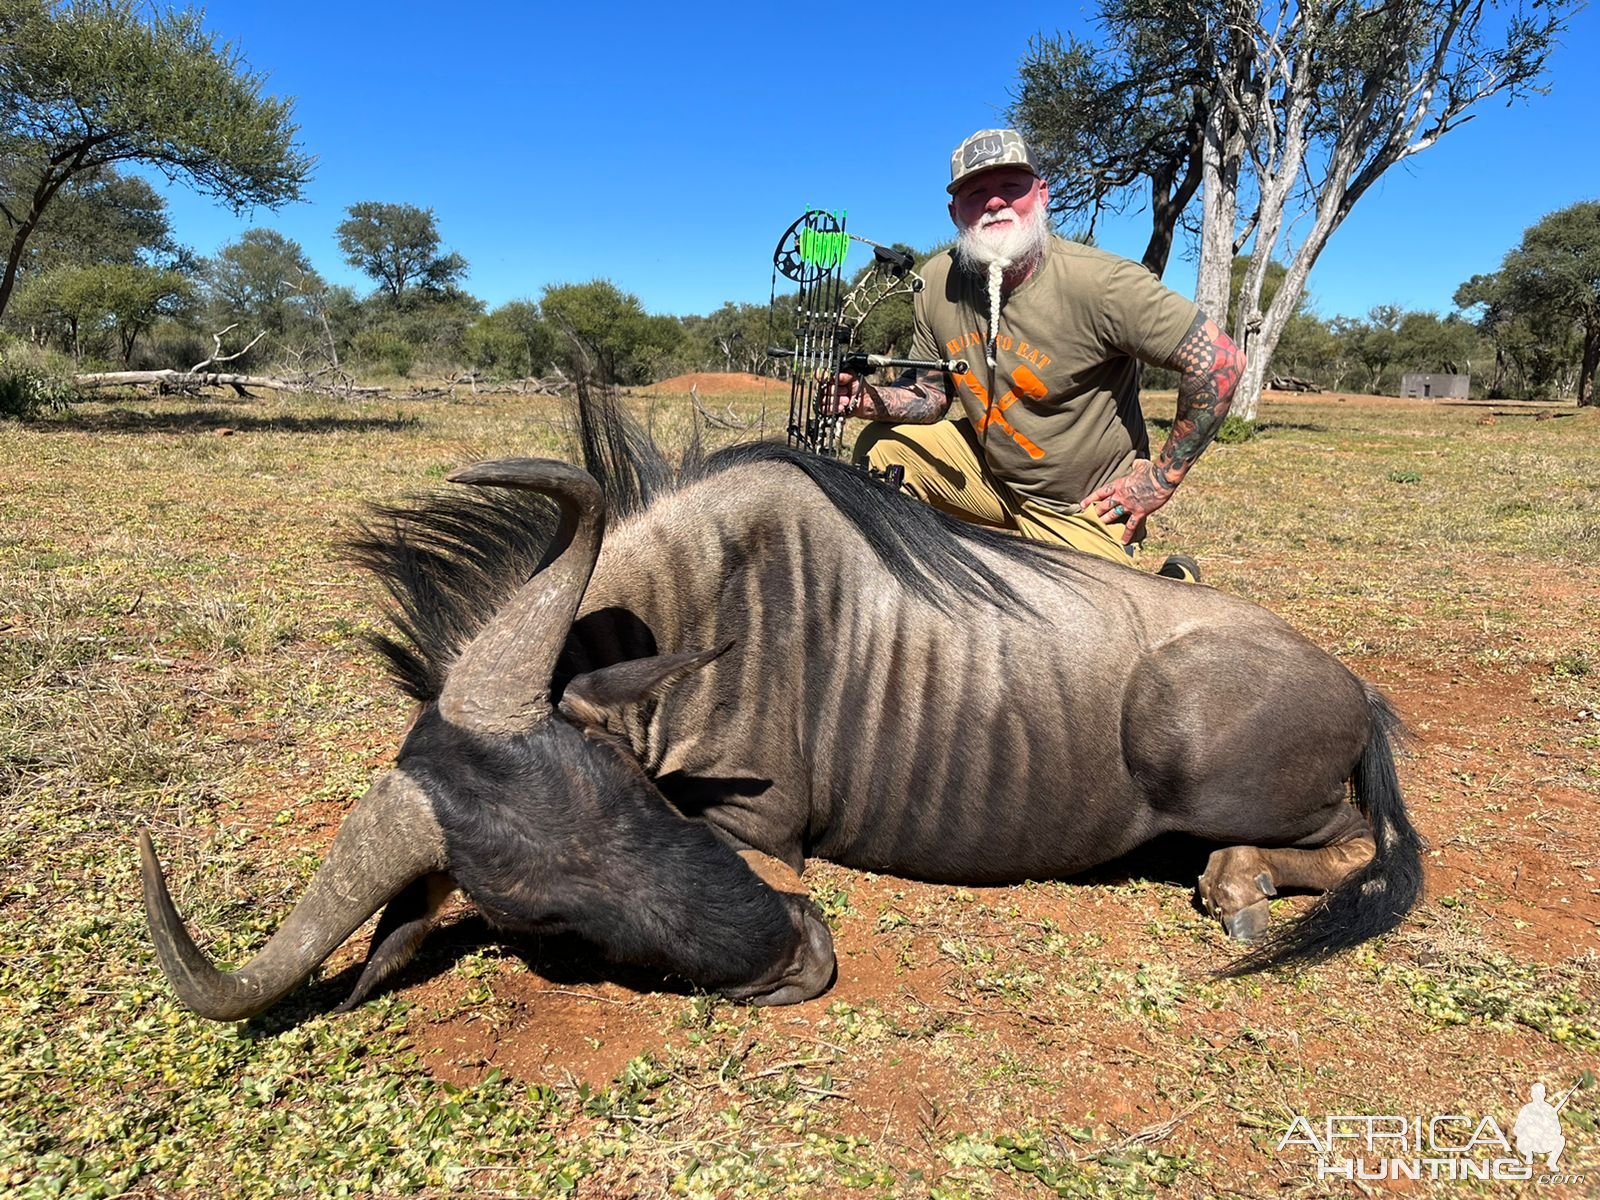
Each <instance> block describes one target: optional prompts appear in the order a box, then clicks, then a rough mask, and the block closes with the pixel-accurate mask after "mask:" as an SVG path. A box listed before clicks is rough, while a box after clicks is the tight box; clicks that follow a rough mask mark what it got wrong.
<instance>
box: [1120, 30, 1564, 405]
mask: <svg viewBox="0 0 1600 1200" xmlns="http://www.w3.org/2000/svg"><path fill="white" fill-rule="evenodd" d="M1581 2H1582V0H1546V2H1545V3H1543V4H1541V5H1539V6H1537V7H1535V8H1534V9H1532V10H1531V15H1530V14H1525V13H1522V12H1514V13H1509V14H1507V13H1504V12H1503V11H1502V10H1501V9H1499V8H1498V7H1497V6H1496V5H1495V4H1494V3H1493V2H1492V0H1429V2H1426V3H1424V2H1423V0H1276V2H1274V0H1114V3H1113V4H1112V5H1111V6H1110V7H1108V8H1107V9H1103V10H1102V11H1103V12H1108V13H1110V14H1111V16H1112V17H1113V18H1114V19H1115V21H1116V22H1118V23H1120V26H1121V27H1126V28H1127V29H1129V30H1131V31H1132V33H1131V34H1130V35H1129V36H1133V37H1135V38H1137V39H1142V40H1140V41H1139V44H1140V45H1153V46H1160V47H1167V46H1173V45H1183V46H1185V47H1186V48H1187V53H1188V54H1189V56H1190V58H1191V59H1192V60H1193V64H1194V67H1195V69H1197V70H1198V71H1199V72H1200V73H1201V75H1202V77H1203V79H1204V84H1203V91H1204V93H1205V99H1206V104H1205V110H1204V127H1203V130H1202V135H1201V151H1200V155H1201V188H1200V195H1201V202H1202V211H1201V220H1200V263H1199V278H1198V282H1197V285H1196V291H1195V299H1196V301H1197V302H1198V303H1199V304H1200V306H1201V307H1202V308H1203V309H1205V310H1206V311H1207V312H1209V313H1212V314H1216V313H1222V312H1226V311H1227V308H1228V292H1229V279H1230V264H1231V262H1232V259H1233V257H1234V254H1235V253H1236V251H1237V250H1238V249H1240V248H1242V247H1244V246H1245V245H1246V244H1248V247H1249V253H1250V266H1249V269H1247V271H1246V273H1245V276H1244V279H1243V281H1242V285H1241V288H1240V301H1239V308H1238V312H1237V314H1236V315H1235V316H1234V318H1233V320H1232V322H1231V328H1230V332H1231V333H1232V335H1233V338H1234V340H1235V341H1236V342H1238V343H1239V344H1240V345H1241V346H1243V347H1244V348H1245V351H1246V355H1247V360H1248V361H1247V366H1246V369H1245V373H1244V376H1243V378H1242V379H1241V381H1240V384H1239V388H1238V391H1237V393H1236V394H1235V398H1234V402H1233V411H1234V413H1236V414H1237V415H1239V416H1242V417H1244V418H1246V419H1252V418H1254V416H1255V413H1256V409H1257V406H1258V404H1259V402H1260V396H1261V387H1262V384H1263V382H1264V380H1265V378H1266V372H1267V367H1268V363H1269V362H1270V360H1271V357H1272V352H1273V350H1274V348H1275V347H1276V345H1277V342H1278V339H1279V338H1280V336H1281V335H1282V333H1283V331H1284V329H1285V328H1286V326H1287V324H1288V322H1289V319H1290V318H1291V317H1292V316H1293V314H1294V312H1295V308H1296V306H1297V305H1298V303H1299V300H1300V297H1301V295H1302V293H1303V292H1304V290H1305V285H1306V280H1307V278H1308V276H1309V275H1310V273H1311V268H1312V266H1313V265H1315V263H1316V261H1317V259H1318V257H1319V256H1320V255H1321V254H1322V252H1323V250H1324V249H1325V248H1326V247H1327V244H1328V239H1329V238H1330V237H1331V236H1332V235H1333V233H1334V232H1335V231H1336V230H1337V229H1338V228H1339V226H1340V225H1341V224H1342V223H1343V222H1344V220H1345V218H1346V217H1347V216H1349V214H1350V211H1351V209H1352V208H1353V207H1354V206H1355V204H1356V202H1357V201H1358V200H1360V199H1361V197H1362V196H1363V195H1365V194H1366V193H1367V191H1368V190H1369V189H1370V188H1371V187H1372V185H1373V184H1374V183H1376V182H1377V181H1378V179H1380V178H1381V177H1382V176H1383V174H1384V172H1386V171H1387V170H1389V169H1390V168H1391V167H1393V166H1395V165H1396V164H1397V163H1400V162H1403V161H1405V160H1406V159H1408V158H1410V157H1411V156H1413V155H1415V154H1419V153H1421V152H1422V151H1423V150H1426V149H1427V148H1428V147H1429V146H1432V145H1433V144H1434V143H1435V142H1437V141H1438V140H1439V139H1440V138H1441V137H1443V136H1444V135H1445V134H1446V133H1448V132H1450V130H1452V129H1455V128H1457V127H1458V126H1460V125H1461V124H1462V123H1464V122H1465V121H1467V120H1470V119H1471V116H1472V113H1471V111H1470V110H1471V109H1472V108H1473V107H1474V106H1475V105H1477V104H1478V103H1479V102H1481V101H1483V100H1485V99H1487V98H1489V97H1491V96H1496V95H1501V94H1504V95H1506V96H1508V97H1509V98H1513V99H1516V98H1524V97H1526V96H1527V95H1529V94H1530V93H1533V92H1536V91H1538V90H1539V87H1540V83H1541V80H1542V78H1543V76H1544V70H1545V64H1546V61H1547V59H1548V57H1549V54H1550V51H1551V49H1552V48H1553V47H1554V44H1555V39H1556V37H1557V36H1558V35H1559V34H1560V33H1561V32H1563V31H1564V30H1565V28H1566V23H1567V21H1568V19H1569V18H1570V16H1571V14H1572V13H1573V12H1574V11H1575V10H1576V8H1577V7H1578V6H1579V5H1580V4H1581ZM1174 119H1175V118H1174ZM1291 228H1295V229H1296V235H1297V236H1296V237H1295V239H1294V246H1293V250H1292V253H1291V252H1288V251H1287V250H1286V247H1287V245H1288V243H1289V237H1288V234H1289V230H1290V229H1291ZM1274 258H1278V259H1281V260H1282V261H1283V262H1284V263H1285V265H1286V267H1287V270H1286V271H1285V274H1284V280H1283V283H1282V285H1281V286H1280V287H1279V288H1278V290H1277V293H1276V295H1275V296H1274V297H1273V299H1272V301H1271V303H1270V304H1266V303H1264V296H1263V287H1264V284H1265V282H1266V279H1267V270H1268V267H1269V265H1270V264H1271V263H1272V262H1273V260H1274Z"/></svg>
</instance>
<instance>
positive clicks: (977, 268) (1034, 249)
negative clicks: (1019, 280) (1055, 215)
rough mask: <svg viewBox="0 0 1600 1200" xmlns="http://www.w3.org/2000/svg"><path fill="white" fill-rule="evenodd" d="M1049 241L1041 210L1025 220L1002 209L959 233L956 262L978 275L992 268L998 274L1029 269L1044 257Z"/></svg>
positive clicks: (1047, 229) (1046, 225) (987, 214)
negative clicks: (996, 267) (996, 269)
mask: <svg viewBox="0 0 1600 1200" xmlns="http://www.w3.org/2000/svg"><path fill="white" fill-rule="evenodd" d="M1049 238H1050V226H1049V225H1048V224H1047V223H1046V222H1045V215H1044V209H1043V207H1039V206H1036V207H1035V208H1034V210H1033V212H1032V213H1031V214H1029V215H1028V216H1026V217H1024V216H1021V215H1019V214H1018V213H1017V212H1016V210H1014V209H1010V208H1002V209H1001V210H1000V211H999V212H992V213H984V214H983V216H981V217H979V218H978V220H977V221H976V222H975V223H973V224H971V225H968V226H967V227H966V228H965V229H963V230H962V231H961V234H960V236H959V237H958V238H957V239H956V261H957V262H958V263H960V265H961V266H963V267H965V268H966V269H967V270H969V271H972V272H974V273H975V274H978V275H983V274H986V273H987V271H988V268H990V267H994V266H998V267H999V268H1000V269H1001V270H1002V271H1008V270H1010V269H1012V268H1013V267H1020V266H1032V265H1033V264H1035V263H1037V262H1038V261H1039V260H1040V259H1041V258H1043V257H1044V247H1045V243H1046V242H1047V241H1048V240H1049Z"/></svg>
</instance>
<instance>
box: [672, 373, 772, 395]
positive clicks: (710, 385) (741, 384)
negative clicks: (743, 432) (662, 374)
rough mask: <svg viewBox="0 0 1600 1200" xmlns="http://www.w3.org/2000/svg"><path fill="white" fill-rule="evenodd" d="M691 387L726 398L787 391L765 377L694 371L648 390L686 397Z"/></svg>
mask: <svg viewBox="0 0 1600 1200" xmlns="http://www.w3.org/2000/svg"><path fill="white" fill-rule="evenodd" d="M691 387H692V388H694V389H695V390H696V391H697V392H699V393H700V395H702V396H728V395H733V394H736V393H737V394H744V395H748V394H749V393H750V392H760V391H765V390H767V389H768V388H777V387H783V388H784V390H785V391H787V390H788V387H787V385H786V384H781V383H780V382H779V381H778V380H776V379H773V378H771V377H769V376H766V375H752V374H750V373H749V372H748V371H695V372H692V373H690V374H688V375H674V376H673V377H672V378H671V379H663V380H662V381H661V382H660V383H654V384H651V385H650V387H649V389H648V390H649V391H653V392H681V393H683V394H684V395H685V396H687V395H688V394H689V389H690V388H691Z"/></svg>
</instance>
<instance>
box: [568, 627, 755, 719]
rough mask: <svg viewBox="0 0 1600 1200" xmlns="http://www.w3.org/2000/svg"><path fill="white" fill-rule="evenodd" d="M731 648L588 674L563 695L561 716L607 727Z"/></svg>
mask: <svg viewBox="0 0 1600 1200" xmlns="http://www.w3.org/2000/svg"><path fill="white" fill-rule="evenodd" d="M732 647H733V643H732V642H728V643H727V644H725V645H722V646H718V647H717V648H716V649H715V650H699V651H696V652H695V653H693V654H657V655H655V656H653V657H651V658H634V659H629V660H628V661H627V662H622V663H617V664H616V665H614V666H610V667H601V668H600V669H599V670H598V671H588V672H585V673H584V674H582V675H579V676H577V677H576V678H575V679H573V681H572V682H571V683H569V684H567V687H566V690H565V691H564V692H562V693H561V713H562V715H563V716H565V717H566V718H567V719H568V720H570V721H574V722H576V723H577V724H579V725H594V726H600V727H604V725H605V723H606V717H607V715H608V714H610V713H613V712H615V711H616V710H618V709H620V708H625V707H626V706H628V705H630V704H638V703H639V702H640V701H641V700H648V699H654V698H658V697H660V696H661V695H662V693H664V692H665V691H666V690H667V689H668V688H669V687H671V686H672V685H673V684H675V683H677V682H678V681H679V680H680V679H682V678H683V677H684V676H685V675H687V674H689V672H690V671H698V670H699V669H700V668H701V667H703V666H705V665H706V664H707V663H708V662H711V661H712V660H713V659H715V658H718V657H720V656H721V655H723V654H726V653H727V652H728V651H729V650H730V649H731V648H732Z"/></svg>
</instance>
